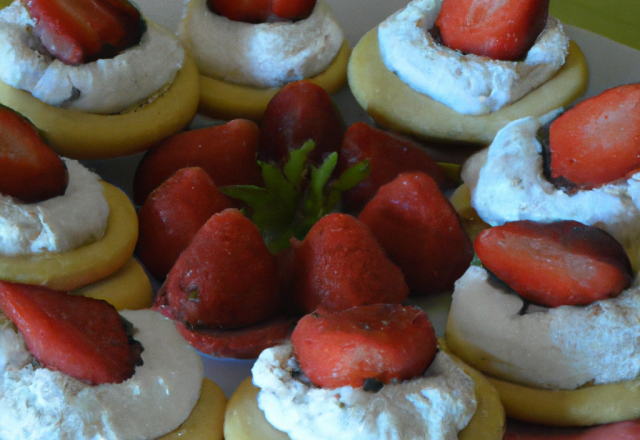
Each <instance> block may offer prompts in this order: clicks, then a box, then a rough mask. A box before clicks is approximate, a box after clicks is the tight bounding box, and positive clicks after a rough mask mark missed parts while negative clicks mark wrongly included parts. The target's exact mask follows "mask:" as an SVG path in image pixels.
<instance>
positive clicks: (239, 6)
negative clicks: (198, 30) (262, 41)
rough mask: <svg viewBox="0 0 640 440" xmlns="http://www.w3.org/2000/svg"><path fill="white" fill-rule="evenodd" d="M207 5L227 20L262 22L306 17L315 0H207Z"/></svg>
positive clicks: (311, 9) (309, 13) (311, 10)
mask: <svg viewBox="0 0 640 440" xmlns="http://www.w3.org/2000/svg"><path fill="white" fill-rule="evenodd" d="M207 5H208V6H209V9H211V10H212V11H213V12H215V13H216V14H219V15H222V16H223V17H226V18H228V19H229V20H234V21H242V22H245V23H264V22H267V21H281V20H301V19H304V18H307V17H309V15H311V13H312V12H313V8H314V7H315V5H316V0H207Z"/></svg>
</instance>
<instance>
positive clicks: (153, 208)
mask: <svg viewBox="0 0 640 440" xmlns="http://www.w3.org/2000/svg"><path fill="white" fill-rule="evenodd" d="M227 208H231V201H230V200H229V199H228V198H227V197H226V196H225V195H224V194H222V193H221V192H220V191H219V190H218V187H217V186H216V184H215V183H214V182H213V179H211V177H210V176H209V175H208V174H207V173H206V172H205V171H204V170H203V169H202V168H198V167H192V168H182V169H180V170H178V171H176V173H175V174H174V175H173V176H171V177H170V178H169V179H167V180H166V181H165V182H164V183H163V184H162V185H160V186H159V187H158V188H156V189H155V190H154V191H153V192H152V193H151V195H150V196H149V197H147V199H146V200H145V202H144V204H143V205H142V207H141V208H140V210H139V211H138V227H139V234H138V243H137V245H136V252H137V254H138V256H139V257H140V260H141V261H142V262H143V263H144V265H145V267H146V268H147V269H148V270H149V272H150V273H151V274H152V275H153V276H155V277H156V278H159V279H164V277H166V276H167V273H169V270H171V267H172V266H173V264H174V263H175V262H176V260H177V259H178V256H179V255H180V253H181V252H182V251H183V250H184V249H185V248H186V247H187V246H188V245H189V242H190V241H191V239H192V238H193V237H194V236H195V235H196V233H197V232H198V230H199V229H200V227H201V226H202V225H204V224H205V223H206V221H207V220H208V219H209V217H211V216H212V215H213V214H215V213H217V212H220V211H223V210H225V209H227Z"/></svg>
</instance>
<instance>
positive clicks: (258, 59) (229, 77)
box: [178, 0, 344, 88]
mask: <svg viewBox="0 0 640 440" xmlns="http://www.w3.org/2000/svg"><path fill="white" fill-rule="evenodd" d="M191 2H192V3H193V2H195V3H193V4H192V5H190V10H189V12H188V15H187V16H186V17H184V18H183V20H182V22H181V24H180V27H179V29H178V34H179V36H180V39H181V40H182V42H183V44H184V45H185V47H186V48H187V49H189V51H190V52H191V53H192V54H193V56H194V58H195V60H196V63H197V65H198V68H199V70H200V72H201V73H202V74H203V75H206V76H209V77H213V78H216V79H220V80H223V81H227V82H231V83H238V84H243V85H248V86H253V87H258V88H268V87H281V86H283V85H284V84H287V83H289V82H292V81H297V80H301V79H304V78H310V77H313V76H315V75H317V74H319V73H321V72H323V71H324V70H326V69H327V67H328V66H329V65H330V64H331V62H332V61H333V59H334V58H335V56H336V54H337V53H338V51H339V50H340V47H341V45H342V43H343V41H344V34H343V32H342V29H340V26H339V24H338V22H337V20H336V18H335V16H334V15H333V13H332V12H331V10H330V8H329V6H328V5H327V4H326V3H325V2H324V1H322V0H320V1H318V3H317V4H316V7H315V9H314V10H313V12H312V14H311V15H310V16H309V17H308V18H306V19H304V20H299V21H296V22H289V21H281V22H272V23H259V24H252V23H244V22H240V21H233V20H230V19H228V18H226V17H223V16H221V15H217V14H215V13H213V12H211V11H210V10H209V8H208V7H207V5H206V0H191Z"/></svg>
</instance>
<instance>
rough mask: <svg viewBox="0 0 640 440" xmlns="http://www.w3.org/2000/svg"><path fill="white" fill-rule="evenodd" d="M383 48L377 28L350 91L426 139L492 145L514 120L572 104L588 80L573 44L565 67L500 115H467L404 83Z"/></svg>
mask: <svg viewBox="0 0 640 440" xmlns="http://www.w3.org/2000/svg"><path fill="white" fill-rule="evenodd" d="M378 47H379V46H378V29H377V27H376V28H374V29H372V30H370V31H369V32H367V33H366V34H365V35H364V37H362V39H361V40H360V41H359V42H358V44H357V45H356V47H355V48H354V49H353V53H352V55H351V58H350V60H349V67H348V80H349V86H350V88H351V91H352V93H353V95H354V96H355V98H356V100H357V101H358V103H359V104H360V106H361V107H362V108H363V109H364V110H365V111H366V112H367V113H368V114H369V115H370V116H371V117H372V118H373V120H374V121H375V122H376V123H377V124H379V125H380V126H382V127H384V128H386V129H389V130H392V131H396V132H399V133H403V134H406V135H409V136H413V137H418V138H421V139H424V140H436V141H449V142H452V141H455V142H465V143H472V144H481V145H488V144H490V143H491V141H492V140H493V138H494V137H495V135H496V133H497V132H498V131H499V130H500V129H501V128H503V127H504V126H505V125H507V124H508V123H509V122H511V121H514V120H516V119H520V118H523V117H525V116H534V117H540V116H543V115H545V114H546V113H548V112H549V111H551V110H554V109H556V108H559V107H563V106H566V105H568V104H569V103H571V102H573V101H574V100H575V99H577V98H578V97H579V96H580V95H581V94H582V93H583V92H584V91H585V89H586V87H587V82H588V79H589V75H588V69H587V62H586V60H585V58H584V55H583V53H582V51H581V50H580V48H579V47H578V45H577V44H575V43H574V42H573V41H571V42H570V46H569V55H568V56H567V58H566V61H565V64H564V65H563V66H562V68H561V69H560V70H559V71H558V72H557V73H556V75H555V76H554V77H553V78H551V79H550V80H549V81H547V82H546V83H544V84H543V85H541V86H540V87H538V88H536V89H535V90H533V91H531V92H530V93H529V94H527V95H525V96H524V97H523V98H521V99H520V100H518V101H517V102H515V103H513V104H511V105H508V106H506V107H504V108H502V109H500V110H498V111H496V112H493V113H490V114H488V115H481V116H470V115H463V114H461V113H458V112H456V111H454V110H453V109H451V108H449V107H447V106H446V105H444V104H442V103H440V102H438V101H435V100H433V99H431V98H430V97H428V96H426V95H423V94H421V93H418V92H416V91H414V90H413V89H412V88H411V87H409V86H408V85H407V84H405V83H404V82H403V81H402V80H401V79H400V78H398V77H397V76H396V75H395V74H394V73H392V72H391V71H389V70H388V69H387V68H386V66H385V64H384V62H383V61H382V56H381V55H380V50H379V48H378Z"/></svg>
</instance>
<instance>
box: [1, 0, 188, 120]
mask: <svg viewBox="0 0 640 440" xmlns="http://www.w3.org/2000/svg"><path fill="white" fill-rule="evenodd" d="M34 25H35V21H34V19H32V18H31V17H30V16H29V12H28V10H27V9H26V7H25V6H24V5H23V4H22V2H20V1H17V0H16V1H14V2H13V3H12V4H11V5H10V6H8V7H6V8H4V9H3V10H1V11H0V80H2V81H3V82H4V83H6V84H8V85H10V86H12V87H14V88H17V89H22V90H26V91H28V92H30V93H31V94H32V95H33V96H34V97H36V98H38V99H39V100H41V101H43V102H45V103H47V104H51V105H54V106H59V107H63V108H68V109H73V110H79V111H83V112H89V113H97V114H112V113H119V112H122V111H124V110H127V109H129V108H131V107H135V106H137V105H140V104H142V103H144V102H146V101H148V100H149V99H152V97H153V95H154V94H156V93H159V92H161V91H162V89H163V88H164V87H165V86H166V85H168V84H170V83H171V82H172V81H173V79H174V77H175V75H176V73H177V72H178V70H180V68H181V67H182V63H183V62H184V56H185V54H184V49H183V48H182V46H181V45H180V43H179V42H178V40H177V39H176V38H175V37H174V36H173V35H171V34H170V33H169V32H168V31H166V30H164V29H163V28H161V27H160V26H158V25H155V24H154V23H151V22H147V30H146V32H145V33H144V34H143V36H142V40H141V41H140V44H138V45H136V46H133V47H131V48H129V49H126V50H125V51H123V52H122V53H120V54H119V55H117V56H116V57H114V58H110V59H99V60H97V61H94V62H90V63H86V64H81V65H78V66H70V65H66V64H63V63H62V62H60V61H59V60H56V59H52V57H51V56H50V55H48V54H47V52H46V50H44V49H43V47H42V45H41V43H40V41H39V39H38V38H37V37H35V36H34V34H33V33H32V29H33V26H34Z"/></svg>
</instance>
